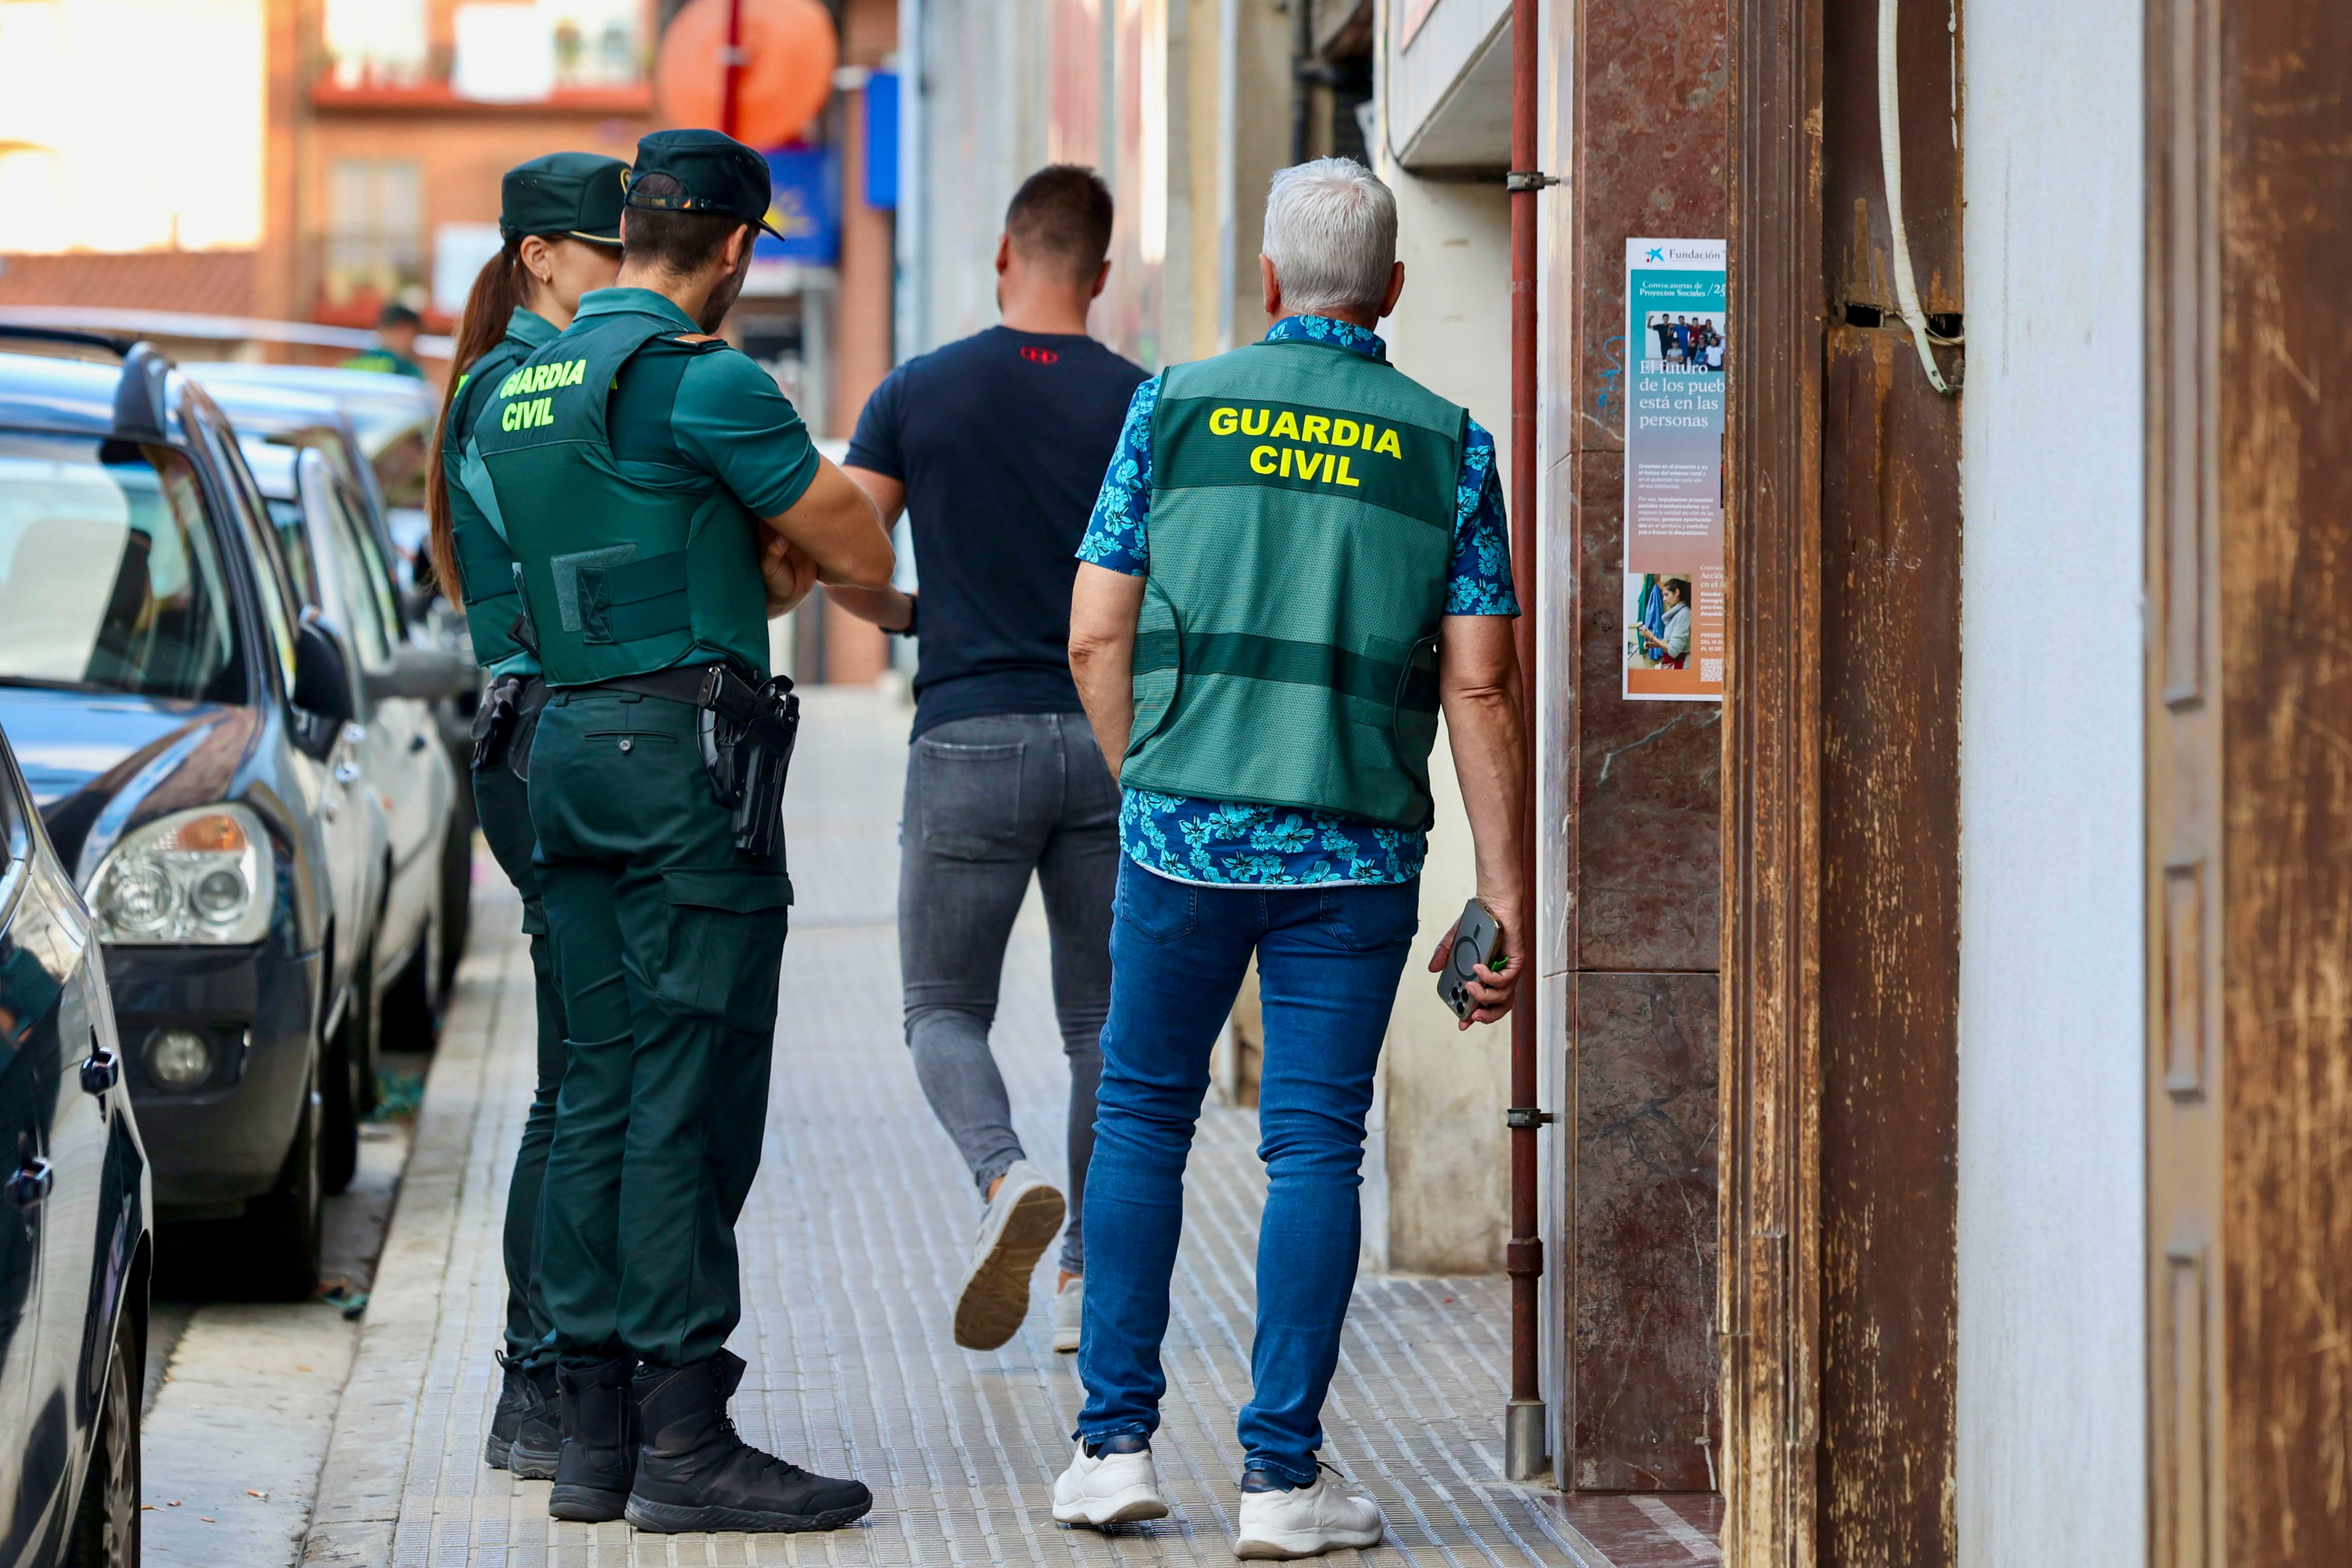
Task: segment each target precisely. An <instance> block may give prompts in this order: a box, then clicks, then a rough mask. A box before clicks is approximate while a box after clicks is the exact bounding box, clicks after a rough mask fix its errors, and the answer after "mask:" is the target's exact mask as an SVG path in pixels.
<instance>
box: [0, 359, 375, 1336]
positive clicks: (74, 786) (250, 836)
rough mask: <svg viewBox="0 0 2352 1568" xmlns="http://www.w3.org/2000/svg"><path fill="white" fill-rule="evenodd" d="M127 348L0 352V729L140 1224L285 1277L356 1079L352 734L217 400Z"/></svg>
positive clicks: (313, 1270) (348, 680) (325, 640)
mask: <svg viewBox="0 0 2352 1568" xmlns="http://www.w3.org/2000/svg"><path fill="white" fill-rule="evenodd" d="M16 330H17V329H9V330H8V331H7V332H6V333H5V334H0V336H14V335H16ZM87 343H88V345H89V346H94V348H95V349H96V350H110V349H116V348H117V347H118V346H116V345H112V344H110V343H108V342H107V340H102V339H92V340H87ZM120 352H121V356H122V357H121V359H120V360H116V361H100V362H89V361H74V360H66V359H58V358H44V357H37V356H34V355H28V354H18V353H10V352H0V733H5V735H6V736H7V737H8V739H9V741H10V743H11V745H12V746H13V747H14V748H15V751H16V758H17V762H18V765H19V767H20V768H21V769H22V771H23V774H24V776H25V779H26V782H27V784H28V785H29V786H30V788H31V789H32V794H33V798H34V800H35V801H36V802H37V806H38V809H39V810H40V813H41V816H42V819H43V821H44V822H45V823H46V825H47V831H48V836H49V840H50V841H51V842H52V843H53V844H54V845H55V846H56V849H57V852H58V855H59V857H60V858H61V859H62V860H63V861H64V862H65V863H66V865H68V867H69V868H70V870H71V874H72V877H73V881H74V883H75V884H76V885H77V886H79V888H81V889H82V890H83V894H84V896H85V897H86V898H87V899H88V901H89V906H90V909H91V911H92V914H93V916H94V919H95V924H96V930H97V932H98V935H99V937H100V941H101V943H102V944H103V946H104V949H105V955H106V973H107V978H108V981H109V984H110V989H111V991H112V995H113V1001H114V1011H115V1016H116V1018H117V1019H119V1020H120V1022H121V1028H122V1040H123V1047H124V1051H125V1055H126V1058H127V1060H126V1062H125V1067H124V1074H125V1082H126V1083H127V1085H128V1087H129V1090H130V1092H131V1098H132V1099H133V1101H134V1102H135V1103H137V1105H138V1110H139V1120H140V1127H141V1132H142V1134H143V1135H144V1137H145V1140H146V1146H147V1150H148V1154H149V1156H150V1158H151V1160H152V1164H153V1181H154V1198H155V1206H156V1208H155V1212H156V1218H158V1219H159V1220H161V1221H172V1220H175V1219H198V1218H210V1219H237V1220H241V1221H242V1227H241V1228H242V1231H243V1241H244V1243H245V1245H246V1246H247V1248H248V1249H249V1251H250V1254H251V1256H250V1261H249V1262H248V1263H247V1265H246V1266H245V1267H244V1269H243V1270H242V1273H243V1277H244V1278H245V1279H246V1280H247V1282H248V1283H249V1284H250V1285H251V1287H252V1288H253V1289H254V1290H255V1291H257V1293H261V1294H267V1295H284V1296H289V1297H291V1296H300V1295H303V1294H307V1293H308V1292H309V1291H310V1289H311V1288H312V1286H313V1285H314V1283H315V1281H316V1277H317V1270H318V1252H319V1214H320V1196H321V1189H322V1185H323V1181H324V1173H323V1162H324V1157H325V1155H326V1153H327V1151H326V1149H325V1148H324V1146H323V1145H324V1140H323V1137H322V1131H323V1124H324V1122H325V1121H326V1120H328V1118H326V1117H325V1116H324V1110H325V1101H326V1097H327V1096H329V1095H338V1094H343V1093H347V1092H348V1089H347V1088H346V1087H345V1086H346V1085H347V1084H348V1083H349V1082H350V1078H351V1075H350V1074H349V1072H348V1071H346V1070H345V1069H344V1067H343V1065H342V1064H341V1062H339V1061H336V1060H334V1059H333V1058H332V1056H331V1054H330V1051H331V1047H330V1046H329V1045H327V1044H324V1043H322V1042H331V1041H332V1040H335V1039H336V1038H337V1036H338V1033H339V1032H340V1025H341V1020H342V1012H343V1009H345V1008H347V1007H349V1006H350V1005H351V1002H352V994H353V984H352V981H353V976H354V974H355V972H356V971H357V970H358V968H359V963H358V959H357V956H356V954H355V953H354V952H353V950H352V946H351V944H350V943H349V942H348V940H346V941H344V942H342V943H341V944H339V942H338V940H337V936H338V930H339V927H338V925H337V922H336V916H335V896H334V895H335V887H336V885H337V883H338V881H339V878H338V876H337V874H336V868H335V867H334V865H333V861H332V856H333V855H334V853H335V852H336V851H337V849H338V848H339V846H340V845H341V843H342V842H343V840H342V838H341V837H340V836H339V835H337V834H335V833H334V832H333V831H332V830H333V827H334V824H335V823H336V821H337V820H338V818H340V817H341V816H343V815H344V814H346V813H348V812H351V811H353V810H359V809H360V808H359V804H358V802H356V801H355V800H353V799H352V783H353V781H354V779H356V768H355V764H354V763H353V762H352V754H353V752H354V751H355V750H356V748H357V747H359V746H360V745H361V744H362V742H363V741H364V739H365V731H364V728H363V727H361V726H359V725H357V724H355V723H353V722H352V717H353V715H352V676H351V673H350V670H349V667H348V665H347V664H346V663H345V660H344V658H343V655H342V653H341V648H340V646H339V643H338V641H337V639H336V638H335V637H334V636H333V635H331V633H330V632H329V631H328V629H326V628H325V627H324V626H322V625H321V624H320V623H319V622H316V621H311V620H303V619H299V612H298V609H297V606H298V603H299V600H298V598H297V595H296V594H295V591H294V590H293V587H292V584H291V581H290V579H289V574H288V572H287V569H286V565H285V562H284V560H283V559H282V558H281V557H280V555H279V553H278V546H277V541H276V538H275V537H274V535H273V533H272V531H271V529H270V527H269V524H268V512H267V509H266V507H265V505H264V503H263V500H262V497H261V495H260V492H259V490H258V488H257V486H256V485H255V483H254V480H253V476H252V475H251V473H250V472H249V471H248V470H247V467H246V465H245V460H244V458H243V456H242V455H240V453H239V451H238V448H237V443H236V435H235V434H234V433H233V431H232V430H231V428H230V425H229V423H228V421H227V419H226V417H225V416H224V415H223V414H222V413H221V412H220V410H219V409H218V408H216V407H215V405H214V404H213V402H212V401H211V400H210V399H209V398H208V397H206V396H205V393H204V392H203V390H202V389H201V388H199V387H197V386H196V385H195V384H194V382H189V381H187V380H186V379H185V378H184V377H182V376H181V375H179V374H178V373H177V372H176V371H173V368H172V366H171V364H170V361H168V360H166V359H165V358H164V357H163V355H161V354H160V353H157V352H156V351H154V350H152V349H151V348H149V347H147V346H146V345H143V344H142V345H137V346H131V347H128V348H123V349H120ZM358 874H359V870H358V868H355V867H346V868H343V871H342V876H341V879H340V880H342V881H344V882H345V883H346V884H347V885H348V884H350V883H351V882H352V880H354V879H356V877H357V876H358ZM340 1110H341V1108H340V1107H339V1111H340ZM333 1120H335V1121H337V1122H340V1123H343V1124H348V1123H349V1122H350V1120H351V1118H350V1117H349V1115H348V1114H339V1115H338V1116H337V1117H335V1118H333Z"/></svg>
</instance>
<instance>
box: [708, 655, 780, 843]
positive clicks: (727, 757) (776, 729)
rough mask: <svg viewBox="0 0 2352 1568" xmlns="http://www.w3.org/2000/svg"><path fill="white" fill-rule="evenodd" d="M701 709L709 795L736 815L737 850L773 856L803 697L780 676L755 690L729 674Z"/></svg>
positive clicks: (752, 686)
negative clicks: (715, 698) (712, 701)
mask: <svg viewBox="0 0 2352 1568" xmlns="http://www.w3.org/2000/svg"><path fill="white" fill-rule="evenodd" d="M717 685H719V687H720V688H721V689H720V690H719V692H716V693H714V695H716V696H717V697H718V698H719V700H718V701H716V702H714V703H712V704H709V705H707V706H704V707H703V709H702V724H701V737H702V766H703V768H704V771H706V772H707V773H709V776H710V790H711V794H712V795H713V796H714V797H715V798H716V799H717V800H718V801H719V804H720V805H722V806H725V807H727V808H728V809H729V810H732V811H733V812H734V813H735V847H736V848H737V849H739V850H740V851H742V852H744V853H745V854H747V855H750V856H751V857H752V858H753V859H755V860H765V859H767V858H768V856H770V855H771V854H772V853H774V852H775V848H776V835H777V834H778V833H779V832H780V831H782V828H783V821H784V777H785V775H786V774H787V773H788V772H790V771H791V769H792V765H793V742H794V741H795V740H796V739H797V738H798V737H799V735H800V727H801V699H800V698H799V697H798V696H796V695H793V683H792V682H791V681H790V680H789V679H787V678H786V677H784V676H782V675H778V676H777V677H776V678H775V679H773V680H772V681H770V682H768V683H767V684H766V685H760V686H754V685H751V684H750V683H749V682H747V681H743V680H740V679H737V678H734V677H732V676H731V674H730V678H729V679H728V680H726V681H724V682H721V683H717Z"/></svg>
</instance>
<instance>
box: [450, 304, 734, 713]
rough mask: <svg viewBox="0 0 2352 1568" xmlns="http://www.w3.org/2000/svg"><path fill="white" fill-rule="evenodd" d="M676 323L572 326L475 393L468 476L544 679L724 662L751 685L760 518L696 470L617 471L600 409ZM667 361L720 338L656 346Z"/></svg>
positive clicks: (559, 681)
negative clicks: (657, 474)
mask: <svg viewBox="0 0 2352 1568" xmlns="http://www.w3.org/2000/svg"><path fill="white" fill-rule="evenodd" d="M681 331H682V329H681V328H680V327H679V326H678V325H677V322H675V321H672V320H667V319H664V318H662V317H658V316H656V315H653V314H651V313H641V312H637V311H616V312H614V313H612V314H609V315H597V316H591V317H589V318H587V319H583V320H579V321H575V322H574V323H573V324H572V329H570V330H569V331H567V332H565V333H564V334H563V335H562V336H561V337H559V338H557V339H556V340H554V341H553V342H551V343H549V344H548V345H547V346H546V347H544V348H542V349H541V350H539V351H538V352H537V353H535V354H533V355H532V356H531V357H530V358H529V359H528V360H525V361H523V362H522V363H521V364H520V366H518V367H516V368H515V369H514V370H513V371H509V373H508V374H507V375H506V377H505V378H504V379H503V380H502V381H500V382H499V384H498V385H497V386H496V387H494V388H492V389H490V390H489V391H488V392H487V393H486V394H485V395H484V400H483V404H482V412H481V413H480V414H479V416H478V418H477V420H476V422H475V425H474V448H475V452H474V456H473V457H472V458H471V459H469V460H468V461H467V465H466V478H467V488H468V489H469V490H471V491H472V492H473V494H474V496H475V497H476V499H477V500H478V501H481V502H482V503H483V510H484V511H485V512H487V513H488V514H489V515H490V519H491V521H492V523H493V524H494V526H496V527H498V528H500V530H501V531H502V532H503V533H504V534H505V536H506V541H507V544H508V545H509V548H510V549H512V550H513V552H514V557H515V562H516V564H515V567H514V574H515V578H516V580H517V581H518V582H519V583H520V586H521V591H522V603H523V617H524V623H525V628H526V635H527V639H528V640H529V641H530V642H531V643H534V644H535V645H536V647H537V649H538V652H539V660H540V664H541V668H542V670H543V671H544V673H545V674H546V677H547V684H548V685H551V686H577V685H593V684H594V683H595V682H598V681H610V680H617V679H619V678H620V677H622V676H624V675H642V674H652V673H653V672H655V671H656V670H667V669H669V668H672V667H673V666H675V665H678V664H689V663H703V662H718V661H722V660H723V661H726V662H728V663H731V664H735V665H736V666H738V668H739V669H740V670H741V671H742V672H743V673H744V674H747V675H750V676H752V677H754V678H755V679H758V680H765V679H766V678H767V673H768V610H767V594H766V591H765V588H764V585H763V583H762V580H761V576H760V570H759V559H760V555H759V527H760V524H759V519H758V518H756V517H753V516H752V515H751V512H750V511H749V510H747V509H746V508H745V507H744V506H743V504H742V503H741V502H740V501H739V500H737V499H736V498H735V494H734V492H733V491H731V490H730V489H729V488H727V486H725V485H724V484H722V483H720V482H719V480H718V479H717V478H716V477H714V476H710V475H708V474H699V473H692V472H688V471H679V472H678V474H677V477H676V478H675V480H665V481H663V482H661V483H658V484H655V483H647V482H643V481H640V480H637V479H634V478H629V477H625V476H623V475H622V473H621V470H620V465H619V463H618V462H617V461H616V460H615V459H614V455H613V445H612V440H611V435H610V433H609V431H608V430H607V428H606V425H605V411H606V403H607V401H608V399H609V398H610V397H611V395H612V390H613V387H614V382H615V381H616V380H617V378H618V377H619V375H620V373H621V367H622V366H623V365H625V364H626V363H627V362H628V361H629V360H630V359H631V357H632V356H634V355H635V354H636V353H637V352H638V350H642V349H646V347H647V345H649V344H653V343H655V341H656V340H658V339H671V340H675V339H676V338H677V337H678V336H679V335H680V333H681ZM661 348H662V350H665V351H667V352H669V353H671V354H673V355H675V356H677V357H678V358H679V360H680V363H681V365H682V362H683V356H685V355H687V354H688V353H691V352H702V351H715V352H726V353H731V352H733V351H734V350H730V349H729V348H728V347H727V345H726V344H724V343H719V342H713V343H709V344H707V345H701V346H699V347H695V346H688V345H680V344H677V343H675V342H672V343H669V344H665V345H661Z"/></svg>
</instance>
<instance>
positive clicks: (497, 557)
mask: <svg viewBox="0 0 2352 1568" xmlns="http://www.w3.org/2000/svg"><path fill="white" fill-rule="evenodd" d="M515 314H516V316H518V317H520V316H521V315H523V314H524V312H522V311H520V310H517V311H516V312H515ZM532 319H533V320H539V318H538V317H536V316H534V317H532ZM538 330H540V331H544V332H547V333H549V334H552V333H553V332H554V330H555V329H554V328H553V327H551V326H547V325H545V324H544V323H542V324H541V327H540V328H539V329H538ZM530 353H531V345H530V343H529V342H528V341H526V340H524V339H522V338H520V337H518V336H517V335H516V332H515V329H514V328H513V327H512V326H509V328H508V329H507V335H506V336H505V337H503V338H501V339H499V340H498V341H497V342H496V343H493V344H491V345H490V347H489V349H488V351H486V352H485V353H484V354H483V355H482V357H481V358H480V359H478V360H476V361H474V362H473V364H472V365H471V366H470V367H468V368H467V371H466V374H465V376H464V378H463V379H461V380H460V381H459V382H458V383H457V391H456V392H454V393H452V394H451V395H450V398H449V419H448V423H446V425H444V426H443V427H442V441H443V450H442V453H441V465H442V468H443V470H444V471H445V472H446V475H447V476H448V481H449V484H448V491H449V538H450V544H451V546H452V548H453V549H454V551H455V553H456V555H457V577H458V581H457V582H456V583H454V584H452V585H451V586H452V587H454V588H456V589H457V596H458V597H460V598H462V599H463V600H464V601H465V606H464V607H465V611H466V632H467V636H469V637H471V638H472V639H473V643H474V663H476V664H479V665H481V666H482V668H484V669H485V670H488V672H489V673H490V674H494V675H512V674H536V673H537V672H538V669H539V659H538V656H537V655H536V654H534V653H531V651H530V649H528V648H526V647H524V646H523V645H522V643H520V641H518V640H517V639H516V636H515V620H516V617H517V616H519V615H520V613H521V612H522V597H521V595H520V593H519V592H518V591H517V590H516V588H515V580H514V551H512V550H510V549H508V548H507V541H506V540H505V539H504V538H500V537H499V531H498V529H496V528H492V527H491V526H490V520H489V518H488V517H487V516H485V515H484V514H483V511H482V508H481V507H479V506H478V505H476V504H475V501H474V497H473V496H472V495H471V494H470V493H469V492H468V491H467V488H466V483H465V476H464V456H465V454H464V447H465V444H466V441H467V436H468V434H470V433H471V431H472V430H473V428H474V419H475V416H476V415H477V414H478V413H480V412H481V408H482V397H483V394H484V393H485V392H489V391H493V390H495V389H496V388H497V387H498V384H499V382H502V381H504V380H505V379H506V377H507V372H508V371H511V370H513V369H514V368H515V367H516V366H517V365H520V364H521V363H522V362H523V361H525V360H527V359H529V358H530Z"/></svg>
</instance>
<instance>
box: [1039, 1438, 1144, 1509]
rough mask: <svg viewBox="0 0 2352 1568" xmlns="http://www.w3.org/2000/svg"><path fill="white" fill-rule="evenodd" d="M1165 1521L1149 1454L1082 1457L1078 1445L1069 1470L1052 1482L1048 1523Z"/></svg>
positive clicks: (1083, 1449) (1083, 1448) (1083, 1451)
mask: <svg viewBox="0 0 2352 1568" xmlns="http://www.w3.org/2000/svg"><path fill="white" fill-rule="evenodd" d="M1167 1517H1168V1500H1167V1499H1166V1498H1164V1497H1161V1496H1160V1472H1159V1471H1158V1470H1157V1469H1153V1468H1152V1464H1151V1450H1150V1448H1142V1449H1139V1450H1138V1451H1137V1452H1135V1453H1132V1454H1102V1455H1098V1456H1097V1457H1095V1458H1087V1446H1086V1445H1085V1444H1084V1443H1080V1444H1079V1445H1078V1448H1077V1452H1076V1454H1074V1455H1073V1456H1071V1458H1070V1468H1069V1469H1066V1470H1064V1471H1063V1472H1062V1473H1061V1474H1060V1475H1059V1476H1057V1477H1055V1479H1054V1518H1055V1520H1056V1521H1060V1522H1061V1523H1063V1524H1090V1525H1092V1526H1094V1527H1095V1528H1096V1529H1097V1530H1099V1529H1101V1528H1102V1527H1103V1526H1104V1525H1107V1524H1133V1523H1135V1522H1137V1521H1139V1520H1146V1519H1165V1518H1167Z"/></svg>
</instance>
